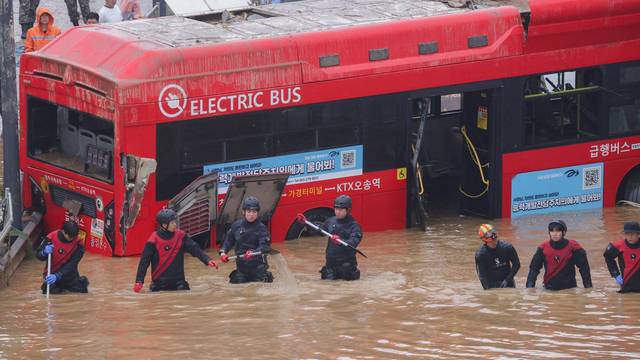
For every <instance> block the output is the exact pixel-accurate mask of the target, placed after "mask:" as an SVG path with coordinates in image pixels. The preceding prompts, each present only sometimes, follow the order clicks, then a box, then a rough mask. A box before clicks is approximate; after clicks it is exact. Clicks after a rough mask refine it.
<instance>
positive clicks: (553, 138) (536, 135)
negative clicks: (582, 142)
mask: <svg viewBox="0 0 640 360" xmlns="http://www.w3.org/2000/svg"><path fill="white" fill-rule="evenodd" d="M601 84H602V75H601V72H600V71H599V70H598V69H581V70H578V71H567V72H558V73H550V74H543V75H535V76H531V77H529V78H528V79H527V80H526V81H525V85H524V100H525V102H524V104H525V105H524V106H525V108H524V123H525V144H527V145H540V144H547V143H553V142H562V141H569V140H579V139H586V138H592V137H595V136H598V135H599V132H600V131H599V129H600V126H599V121H598V119H599V117H600V111H601V109H602V93H603V92H602V91H601V87H600V86H601Z"/></svg>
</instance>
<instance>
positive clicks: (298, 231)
mask: <svg viewBox="0 0 640 360" xmlns="http://www.w3.org/2000/svg"><path fill="white" fill-rule="evenodd" d="M333 215H334V213H333V209H330V208H326V207H322V208H315V209H311V210H307V211H306V212H304V216H305V217H306V218H307V220H309V221H311V222H312V223H314V224H316V225H318V226H320V225H322V224H323V223H324V222H325V220H327V219H328V218H330V217H332V216H333ZM316 235H318V233H317V232H316V231H314V230H313V229H311V228H310V227H308V226H306V225H302V224H300V223H299V222H298V221H296V220H294V221H293V223H292V224H291V226H289V230H288V231H287V235H286V236H285V240H295V239H298V238H301V237H307V236H316Z"/></svg>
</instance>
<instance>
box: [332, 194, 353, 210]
mask: <svg viewBox="0 0 640 360" xmlns="http://www.w3.org/2000/svg"><path fill="white" fill-rule="evenodd" d="M333 207H334V208H337V209H351V197H349V195H340V196H338V197H337V198H336V199H335V200H334V201H333Z"/></svg>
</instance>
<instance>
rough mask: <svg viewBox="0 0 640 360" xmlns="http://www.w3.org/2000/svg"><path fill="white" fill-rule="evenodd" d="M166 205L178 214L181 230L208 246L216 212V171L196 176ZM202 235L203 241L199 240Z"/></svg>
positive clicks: (202, 244)
mask: <svg viewBox="0 0 640 360" xmlns="http://www.w3.org/2000/svg"><path fill="white" fill-rule="evenodd" d="M167 207H168V208H169V209H172V210H174V211H175V212H176V213H177V214H178V227H179V228H180V229H181V230H183V231H185V232H186V233H187V234H189V236H190V237H192V238H194V240H196V241H197V242H198V243H199V244H200V246H201V247H203V248H206V247H208V246H209V244H208V242H209V239H211V224H213V223H214V221H216V218H217V214H218V173H217V172H214V173H209V174H207V175H202V176H200V177H198V178H197V179H195V180H194V181H192V182H191V183H190V184H189V185H188V186H187V187H185V188H184V189H182V190H181V191H180V192H179V193H178V194H177V195H176V196H174V197H173V198H172V199H171V200H169V203H168V204H167ZM199 235H203V236H199ZM202 237H204V240H203V241H202V240H200V238H202Z"/></svg>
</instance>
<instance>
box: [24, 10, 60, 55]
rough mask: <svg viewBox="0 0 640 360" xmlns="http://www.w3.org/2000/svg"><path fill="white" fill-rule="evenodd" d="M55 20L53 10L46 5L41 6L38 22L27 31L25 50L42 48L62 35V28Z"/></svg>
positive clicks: (38, 12) (37, 17)
mask: <svg viewBox="0 0 640 360" xmlns="http://www.w3.org/2000/svg"><path fill="white" fill-rule="evenodd" d="M53 22H54V18H53V15H52V14H51V11H49V9H47V8H45V7H39V8H38V10H37V11H36V23H35V25H33V27H32V28H31V29H29V31H27V38H26V40H25V41H24V52H30V51H36V50H40V49H42V48H43V47H44V46H45V45H47V44H48V43H50V42H51V40H53V39H55V37H56V36H58V35H60V29H58V28H57V27H56V26H55V25H54V24H53Z"/></svg>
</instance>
